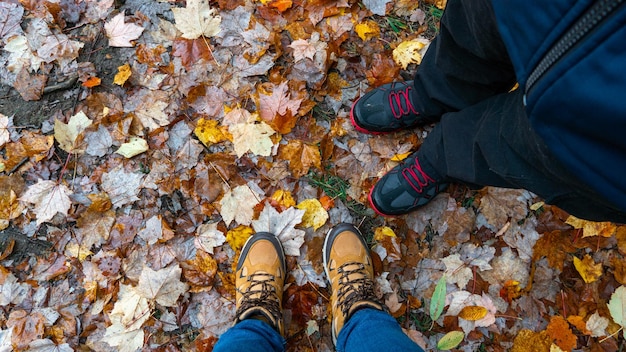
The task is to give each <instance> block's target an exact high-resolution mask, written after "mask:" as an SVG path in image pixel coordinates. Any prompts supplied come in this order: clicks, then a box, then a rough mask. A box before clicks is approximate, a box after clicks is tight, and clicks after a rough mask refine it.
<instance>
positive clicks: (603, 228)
mask: <svg viewBox="0 0 626 352" xmlns="http://www.w3.org/2000/svg"><path fill="white" fill-rule="evenodd" d="M565 223H566V224H568V225H572V226H573V227H574V228H575V229H582V230H583V237H590V236H601V237H611V236H613V234H614V233H615V230H617V226H616V225H615V224H614V223H612V222H607V221H605V222H596V221H589V220H583V219H579V218H577V217H575V216H572V215H570V216H569V217H568V218H567V220H566V221H565Z"/></svg>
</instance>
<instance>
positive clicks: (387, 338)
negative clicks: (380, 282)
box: [337, 308, 424, 352]
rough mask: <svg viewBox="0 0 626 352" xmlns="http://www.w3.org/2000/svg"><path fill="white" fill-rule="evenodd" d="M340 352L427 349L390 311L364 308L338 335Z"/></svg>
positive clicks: (420, 351) (419, 350) (416, 350)
mask: <svg viewBox="0 0 626 352" xmlns="http://www.w3.org/2000/svg"><path fill="white" fill-rule="evenodd" d="M337 351H338V352H370V351H371V352H380V351H399V352H403V351H413V352H424V350H423V349H422V348H421V347H419V346H418V345H417V344H416V343H415V342H413V341H412V340H411V339H410V338H409V337H408V336H407V335H406V334H405V333H404V332H402V328H400V325H399V324H398V322H397V321H396V320H395V319H394V318H393V317H392V316H391V315H389V314H388V313H386V312H383V311H380V310H377V309H372V308H365V309H361V310H358V311H357V312H356V313H354V315H352V317H350V319H349V320H348V321H347V322H346V325H344V326H343V328H342V329H341V331H340V332H339V336H337Z"/></svg>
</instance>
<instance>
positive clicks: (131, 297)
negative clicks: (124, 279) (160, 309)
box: [109, 285, 151, 331]
mask: <svg viewBox="0 0 626 352" xmlns="http://www.w3.org/2000/svg"><path fill="white" fill-rule="evenodd" d="M150 312H151V308H150V304H149V302H148V298H146V297H144V296H142V295H140V294H139V293H138V292H137V290H136V289H135V288H134V287H132V286H130V285H120V290H119V293H118V298H117V300H116V301H115V304H114V305H113V310H112V311H111V313H109V317H110V318H111V319H112V320H116V321H118V322H119V323H120V324H122V326H124V330H125V331H133V330H137V329H141V326H142V325H143V323H145V322H146V321H147V320H148V319H149V318H150Z"/></svg>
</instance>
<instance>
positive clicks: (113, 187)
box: [102, 166, 144, 208]
mask: <svg viewBox="0 0 626 352" xmlns="http://www.w3.org/2000/svg"><path fill="white" fill-rule="evenodd" d="M143 178H144V175H143V174H140V173H134V172H126V170H124V169H122V168H121V167H119V166H118V167H116V168H115V169H113V170H111V171H110V172H105V173H104V174H102V189H103V190H104V191H105V192H106V193H107V194H108V195H109V198H110V199H111V203H113V206H114V207H116V208H119V207H121V206H123V205H125V204H130V203H134V202H135V201H137V200H139V197H137V195H138V194H139V189H140V186H141V181H142V180H143Z"/></svg>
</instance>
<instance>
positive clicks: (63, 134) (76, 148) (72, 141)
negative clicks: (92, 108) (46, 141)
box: [54, 111, 92, 154]
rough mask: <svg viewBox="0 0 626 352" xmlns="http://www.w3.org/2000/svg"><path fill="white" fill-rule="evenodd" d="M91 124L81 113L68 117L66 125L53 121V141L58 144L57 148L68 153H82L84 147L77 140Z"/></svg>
mask: <svg viewBox="0 0 626 352" xmlns="http://www.w3.org/2000/svg"><path fill="white" fill-rule="evenodd" d="M91 124H92V121H91V120H90V119H89V118H88V117H87V115H85V113H84V112H82V111H79V112H78V113H77V114H76V115H73V116H72V117H70V119H69V121H68V122H67V124H65V123H63V122H61V121H59V120H57V119H55V120H54V139H56V140H57V142H58V143H59V147H60V148H61V149H63V150H65V151H66V152H68V153H75V154H79V153H84V152H85V148H86V145H84V143H81V142H82V140H81V139H79V136H81V134H82V133H83V132H84V131H85V129H87V127H89V126H91Z"/></svg>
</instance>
